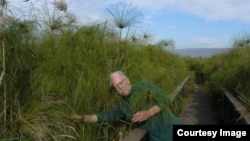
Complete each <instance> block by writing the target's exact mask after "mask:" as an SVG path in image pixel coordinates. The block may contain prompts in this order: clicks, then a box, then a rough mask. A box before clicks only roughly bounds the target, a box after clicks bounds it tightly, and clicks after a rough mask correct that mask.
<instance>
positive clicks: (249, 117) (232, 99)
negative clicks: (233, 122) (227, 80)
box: [221, 87, 250, 124]
mask: <svg viewBox="0 0 250 141" xmlns="http://www.w3.org/2000/svg"><path fill="white" fill-rule="evenodd" d="M221 89H222V91H223V92H224V94H225V95H226V96H227V98H228V99H229V100H230V102H231V103H232V104H233V105H234V107H235V108H236V110H237V111H238V112H239V113H240V115H241V116H242V117H243V119H244V120H245V121H246V123H247V124H250V114H249V113H247V110H246V108H245V107H244V106H243V105H242V104H241V102H240V101H239V100H238V99H237V98H235V97H234V96H233V95H232V94H231V93H230V92H229V91H228V90H226V89H225V88H223V87H221Z"/></svg>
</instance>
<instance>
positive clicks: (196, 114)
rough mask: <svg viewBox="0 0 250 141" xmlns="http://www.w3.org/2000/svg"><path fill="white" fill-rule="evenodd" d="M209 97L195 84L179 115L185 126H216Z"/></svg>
mask: <svg viewBox="0 0 250 141" xmlns="http://www.w3.org/2000/svg"><path fill="white" fill-rule="evenodd" d="M213 111H214V110H213V109H212V106H211V104H210V99H209V96H208V95H206V94H204V93H203V92H202V88H201V86H200V85H198V84H195V86H194V91H193V94H192V95H191V97H190V98H189V102H188V105H187V106H186V107H185V108H184V109H183V111H182V113H181V119H182V120H183V122H184V123H185V124H187V125H201V124H203V125H204V124H217V123H218V122H217V120H216V118H215V116H214V113H213Z"/></svg>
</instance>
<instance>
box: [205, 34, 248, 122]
mask: <svg viewBox="0 0 250 141" xmlns="http://www.w3.org/2000/svg"><path fill="white" fill-rule="evenodd" d="M249 59H250V46H249V36H248V38H246V36H244V37H242V38H238V39H236V40H235V43H234V45H233V47H232V48H231V50H230V51H229V52H225V53H221V54H218V55H214V56H212V57H211V58H208V59H206V60H204V62H203V64H204V67H203V69H202V71H203V73H204V75H205V79H206V82H205V86H206V90H207V93H209V94H211V96H212V97H213V99H214V102H219V101H221V100H222V98H221V93H222V91H221V87H225V88H226V89H228V90H229V91H230V92H231V93H233V94H234V96H236V97H237V98H238V99H239V100H240V101H241V102H242V103H243V104H244V105H245V106H246V108H247V109H249V103H248V101H249V99H250V92H249V90H250V89H249V84H250V81H249V76H250V65H249ZM219 103H220V102H219ZM219 107H220V108H222V107H221V106H219ZM225 109H227V108H226V107H224V110H225ZM248 112H250V111H248ZM229 113H230V112H227V114H229ZM224 120H226V119H224Z"/></svg>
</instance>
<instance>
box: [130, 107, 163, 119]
mask: <svg viewBox="0 0 250 141" xmlns="http://www.w3.org/2000/svg"><path fill="white" fill-rule="evenodd" d="M159 112H161V108H160V107H159V106H157V105H154V106H152V107H151V108H149V109H148V110H145V111H139V112H137V113H135V114H134V116H133V118H132V121H133V122H142V121H145V120H148V119H149V118H150V117H152V116H154V115H156V114H157V113H159Z"/></svg>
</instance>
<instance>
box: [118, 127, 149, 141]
mask: <svg viewBox="0 0 250 141" xmlns="http://www.w3.org/2000/svg"><path fill="white" fill-rule="evenodd" d="M146 133H147V131H146V130H143V129H140V128H135V129H134V130H133V131H132V132H131V133H130V134H128V135H127V136H125V137H124V138H123V139H122V141H140V140H141V139H142V138H143V137H144V136H145V135H146Z"/></svg>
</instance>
